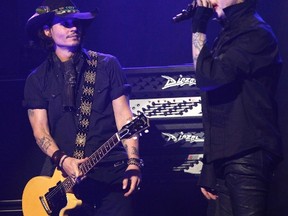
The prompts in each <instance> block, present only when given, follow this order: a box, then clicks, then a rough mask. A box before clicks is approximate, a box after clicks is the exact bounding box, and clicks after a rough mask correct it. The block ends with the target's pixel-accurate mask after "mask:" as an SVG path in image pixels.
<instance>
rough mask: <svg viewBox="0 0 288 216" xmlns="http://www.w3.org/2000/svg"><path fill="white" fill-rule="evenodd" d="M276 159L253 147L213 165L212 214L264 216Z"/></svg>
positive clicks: (216, 215)
mask: <svg viewBox="0 0 288 216" xmlns="http://www.w3.org/2000/svg"><path fill="white" fill-rule="evenodd" d="M275 164H276V160H275V159H274V158H273V157H272V155H271V154H269V153H268V152H266V151H263V150H257V151H254V152H252V153H249V154H246V155H243V156H241V157H238V158H235V159H232V160H228V161H222V162H220V163H217V164H215V165H216V166H215V168H216V175H217V184H216V191H217V194H218V199H217V200H216V203H214V204H216V205H215V211H214V214H213V215H215V216H266V207H267V196H268V190H269V183H270V180H271V177H272V175H273V171H274V167H275Z"/></svg>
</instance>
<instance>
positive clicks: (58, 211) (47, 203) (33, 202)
mask: <svg viewBox="0 0 288 216" xmlns="http://www.w3.org/2000/svg"><path fill="white" fill-rule="evenodd" d="M148 127H149V120H148V119H147V118H146V116H145V115H144V114H143V113H142V114H141V115H138V116H137V117H136V118H135V119H134V120H132V121H131V122H129V123H127V124H126V125H124V126H123V127H122V129H121V130H120V131H118V132H117V133H115V134H114V135H113V136H112V137H111V138H110V139H109V140H107V141H106V142H105V143H104V144H103V145H102V146H101V147H100V148H98V149H97V150H96V151H95V152H94V153H93V154H92V155H90V156H89V158H88V159H87V160H86V161H85V162H83V163H82V164H81V165H80V166H79V169H80V170H81V171H82V173H83V175H84V176H85V175H86V174H87V173H88V172H89V171H90V170H91V169H92V168H93V167H94V166H95V165H96V164H97V163H98V162H99V161H100V160H101V159H102V158H103V157H104V156H105V155H106V154H107V153H108V152H109V151H110V150H111V149H112V148H114V147H115V146H116V145H117V144H118V143H119V142H120V140H122V139H128V138H131V137H132V136H134V135H136V134H138V133H140V132H141V131H143V130H145V129H146V128H148ZM78 183H79V182H78ZM74 185H75V181H74V179H72V178H71V177H67V178H64V177H63V176H62V173H61V172H60V171H59V170H57V169H55V172H54V174H53V176H52V177H48V176H38V177H34V178H32V179H31V180H30V181H29V182H28V183H27V184H26V186H25V188H24V191H23V195H22V209H23V214H24V216H69V211H70V210H72V209H74V208H76V207H77V206H80V205H81V204H82V201H81V200H78V199H77V198H76V197H75V196H74V194H73V193H70V191H72V188H73V186H74Z"/></svg>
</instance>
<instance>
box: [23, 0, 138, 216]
mask: <svg viewBox="0 0 288 216" xmlns="http://www.w3.org/2000/svg"><path fill="white" fill-rule="evenodd" d="M94 18H95V13H93V12H85V13H82V12H80V11H79V10H78V9H77V8H76V7H75V5H74V4H73V3H72V2H71V1H70V0H57V1H55V0H46V1H44V2H43V4H42V5H41V6H40V7H38V8H37V10H36V13H35V14H34V15H33V16H32V17H31V18H30V19H29V20H28V22H27V26H26V28H27V32H28V34H29V36H30V38H31V39H32V40H34V41H35V42H37V43H38V44H40V45H42V46H43V47H44V48H45V49H46V50H47V51H48V57H47V59H46V60H45V61H44V62H43V63H42V64H41V65H40V66H39V67H37V68H36V69H35V71H33V72H32V73H31V74H30V75H29V77H28V78H27V80H26V85H25V92H24V106H25V107H26V108H27V109H28V116H29V120H30V123H31V126H32V129H33V133H34V136H35V139H36V142H37V144H38V146H39V147H40V148H41V150H42V151H43V152H44V153H45V154H46V155H47V156H48V157H47V160H46V162H45V165H44V167H43V172H42V174H43V175H51V174H52V172H53V170H54V168H55V167H58V169H60V170H61V171H62V172H63V174H66V175H68V176H70V177H72V178H73V179H75V181H76V180H77V181H79V180H80V179H81V182H80V183H79V184H77V185H76V186H75V187H74V189H73V191H74V193H75V195H76V196H77V197H78V198H80V199H82V200H83V202H84V203H83V205H82V207H81V208H80V209H76V210H75V211H74V213H73V211H72V212H71V213H70V214H69V215H81V216H84V215H97V216H100V215H105V216H109V215H110V216H117V215H119V216H129V215H133V213H132V202H131V195H132V193H133V192H134V191H135V190H137V188H138V186H139V183H140V180H141V171H140V168H141V167H142V166H143V162H142V160H141V159H140V158H139V152H138V141H137V139H132V138H131V139H125V140H124V141H123V146H122V145H117V146H116V147H115V148H113V149H112V150H111V151H110V152H109V153H108V154H107V155H106V156H105V157H104V158H103V160H101V161H100V163H99V164H97V166H96V168H94V169H93V170H92V171H91V172H90V173H89V174H88V176H87V177H85V178H84V179H83V173H82V172H81V171H80V169H79V165H80V164H82V163H83V162H85V161H86V160H87V158H85V157H89V156H90V155H91V154H92V153H93V152H95V150H97V149H98V148H99V147H100V146H101V145H102V144H103V143H105V142H106V141H107V140H108V139H109V138H110V137H112V136H113V135H114V134H115V133H116V132H117V131H118V130H120V129H121V127H122V126H123V125H125V124H126V123H127V121H128V120H131V118H132V112H131V110H130V107H129V103H128V95H129V91H130V86H129V85H128V84H127V82H126V78H125V75H124V74H123V72H122V71H121V68H120V65H119V63H118V61H117V59H116V58H115V57H113V56H111V55H107V54H103V53H98V52H94V51H88V50H86V49H83V48H82V47H81V43H82V39H83V35H84V33H85V30H86V28H87V26H88V25H89V24H90V22H91V21H92V20H93V19H94ZM125 150H126V151H125Z"/></svg>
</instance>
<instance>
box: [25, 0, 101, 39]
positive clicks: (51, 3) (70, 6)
mask: <svg viewBox="0 0 288 216" xmlns="http://www.w3.org/2000/svg"><path fill="white" fill-rule="evenodd" d="M96 13H97V9H95V10H94V11H92V12H80V11H79V9H78V8H77V7H76V6H75V4H74V3H73V2H72V1H70V0H44V2H43V3H42V5H41V6H39V7H38V8H37V9H36V13H35V14H34V15H33V16H32V17H30V18H29V19H28V21H27V23H26V31H27V33H28V36H29V37H30V38H31V39H32V40H37V39H38V32H39V30H40V29H41V28H43V26H44V25H48V24H50V23H51V21H52V20H53V18H54V16H60V17H71V18H77V19H81V20H83V21H85V20H86V21H89V20H92V19H94V18H95V16H96Z"/></svg>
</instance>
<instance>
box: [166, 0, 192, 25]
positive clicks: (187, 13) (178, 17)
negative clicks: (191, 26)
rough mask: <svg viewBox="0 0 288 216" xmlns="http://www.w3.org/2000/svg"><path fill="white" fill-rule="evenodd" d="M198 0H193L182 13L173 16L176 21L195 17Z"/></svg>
mask: <svg viewBox="0 0 288 216" xmlns="http://www.w3.org/2000/svg"><path fill="white" fill-rule="evenodd" d="M196 7H197V5H196V0H193V1H192V3H191V4H188V6H187V8H186V9H183V10H182V11H181V13H179V14H177V15H176V16H174V17H173V18H172V20H173V21H174V22H175V23H178V22H181V21H184V20H187V19H190V18H192V17H193V15H194V13H195V11H196Z"/></svg>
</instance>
